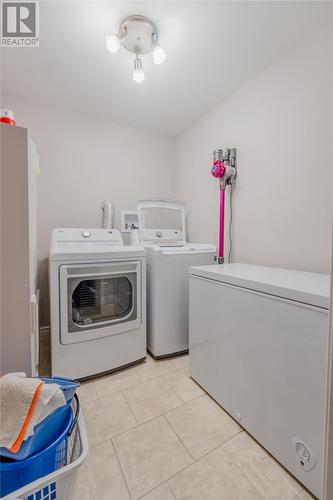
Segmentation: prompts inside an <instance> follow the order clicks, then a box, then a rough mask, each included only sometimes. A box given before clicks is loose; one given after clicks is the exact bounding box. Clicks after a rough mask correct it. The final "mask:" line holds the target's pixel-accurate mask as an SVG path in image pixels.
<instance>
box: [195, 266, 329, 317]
mask: <svg viewBox="0 0 333 500" xmlns="http://www.w3.org/2000/svg"><path fill="white" fill-rule="evenodd" d="M189 273H190V276H198V277H202V278H207V279H211V280H214V281H218V282H221V283H227V284H230V285H235V286H239V287H242V288H247V289H250V290H255V291H257V292H262V293H267V294H270V295H275V296H278V297H281V298H286V299H289V300H295V301H297V302H302V303H304V304H309V305H313V306H317V307H322V308H325V309H328V307H329V294H330V276H329V275H328V274H320V273H308V272H303V271H294V270H291V269H279V268H274V267H264V266H255V265H251V264H223V265H213V266H200V267H190V269H189Z"/></svg>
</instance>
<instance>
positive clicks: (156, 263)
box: [138, 199, 216, 358]
mask: <svg viewBox="0 0 333 500" xmlns="http://www.w3.org/2000/svg"><path fill="white" fill-rule="evenodd" d="M185 217H186V213H185V205H184V203H182V202H179V201H173V200H165V199H147V200H141V201H139V203H138V218H139V238H140V242H141V244H142V245H143V246H144V248H145V249H146V251H147V302H148V305H147V313H148V320H147V331H148V339H147V343H148V351H149V352H150V353H151V354H152V355H153V356H154V357H155V358H160V357H164V356H169V355H173V354H179V353H182V352H186V351H188V269H189V267H190V266H200V265H205V264H213V263H214V261H215V260H216V247H215V246H214V245H211V244H200V243H187V242H186V227H185Z"/></svg>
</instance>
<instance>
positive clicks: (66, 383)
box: [41, 377, 80, 403]
mask: <svg viewBox="0 0 333 500" xmlns="http://www.w3.org/2000/svg"><path fill="white" fill-rule="evenodd" d="M41 380H43V382H45V384H58V385H60V387H61V389H62V392H63V393H64V396H65V399H66V401H67V403H68V402H70V401H71V400H72V398H73V396H74V394H75V392H76V389H77V388H78V387H80V382H78V381H77V380H73V379H71V378H64V377H41Z"/></svg>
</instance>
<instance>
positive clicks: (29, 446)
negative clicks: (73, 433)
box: [0, 377, 80, 460]
mask: <svg viewBox="0 0 333 500" xmlns="http://www.w3.org/2000/svg"><path fill="white" fill-rule="evenodd" d="M42 380H43V381H44V382H45V384H54V383H55V384H58V385H59V386H60V387H61V389H62V391H63V393H64V397H65V399H66V401H67V404H66V406H62V407H61V408H57V409H56V410H54V411H53V412H52V413H50V415H48V416H47V417H46V418H45V419H44V420H43V421H42V422H40V424H38V425H36V427H35V428H34V433H33V435H32V436H30V437H29V438H28V439H27V440H26V441H23V443H22V445H21V447H20V449H19V451H18V452H17V453H13V452H11V451H9V450H8V449H7V448H4V447H2V448H0V457H6V458H11V459H12V460H25V459H26V458H28V457H30V456H31V455H35V454H36V453H38V452H39V451H41V450H44V449H45V448H47V447H48V446H49V444H51V443H53V442H54V441H55V439H57V437H58V436H59V434H61V432H62V430H63V427H64V422H65V420H66V418H67V414H68V412H70V411H71V409H70V405H71V401H72V399H73V396H74V394H75V391H76V389H77V388H78V387H79V385H80V383H79V382H76V381H75V380H72V379H67V378H61V377H56V378H52V377H42Z"/></svg>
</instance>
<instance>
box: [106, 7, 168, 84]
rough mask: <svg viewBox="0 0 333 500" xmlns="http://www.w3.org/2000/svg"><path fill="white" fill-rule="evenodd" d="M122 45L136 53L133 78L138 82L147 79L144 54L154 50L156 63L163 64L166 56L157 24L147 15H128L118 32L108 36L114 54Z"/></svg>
mask: <svg viewBox="0 0 333 500" xmlns="http://www.w3.org/2000/svg"><path fill="white" fill-rule="evenodd" d="M121 45H123V46H124V47H125V49H127V50H128V51H129V52H132V53H133V54H135V59H134V72H133V80H134V81H135V82H137V83H142V82H143V81H144V79H145V75H144V72H143V69H142V59H141V56H142V55H143V54H148V53H149V52H152V53H153V61H154V63H155V64H161V63H162V62H164V60H165V57H166V55H165V52H164V50H163V49H162V47H161V46H160V44H159V41H158V31H157V28H156V26H155V24H154V23H153V22H152V21H151V20H150V19H148V18H147V17H145V16H129V17H126V19H124V20H123V21H122V22H121V24H120V26H119V31H118V33H117V34H113V35H109V36H107V37H106V46H107V48H108V50H109V51H110V52H111V53H112V54H116V53H117V52H118V50H119V48H120V46H121Z"/></svg>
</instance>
